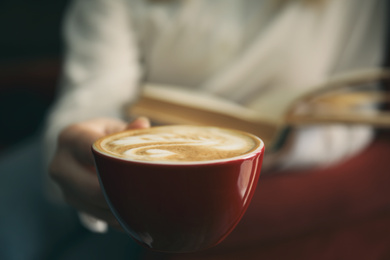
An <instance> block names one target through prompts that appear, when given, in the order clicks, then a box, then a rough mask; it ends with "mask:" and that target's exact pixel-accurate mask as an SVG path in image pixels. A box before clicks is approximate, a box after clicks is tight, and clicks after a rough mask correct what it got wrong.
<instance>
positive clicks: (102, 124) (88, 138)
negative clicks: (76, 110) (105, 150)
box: [59, 118, 127, 166]
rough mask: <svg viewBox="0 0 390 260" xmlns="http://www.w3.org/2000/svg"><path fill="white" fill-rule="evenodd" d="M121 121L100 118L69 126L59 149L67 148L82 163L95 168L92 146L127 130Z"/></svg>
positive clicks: (60, 139)
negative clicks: (100, 139)
mask: <svg viewBox="0 0 390 260" xmlns="http://www.w3.org/2000/svg"><path fill="white" fill-rule="evenodd" d="M126 126H127V124H126V123H125V122H124V121H122V120H119V119H113V118H98V119H93V120H90V121H86V122H83V123H77V124H73V125H70V126H68V127H67V128H66V129H64V130H63V131H62V133H61V134H60V136H59V147H67V148H68V149H70V150H71V151H72V153H74V155H75V157H76V158H77V159H78V160H80V162H81V163H83V164H86V165H89V166H93V165H94V160H93V156H92V153H91V146H92V144H93V143H94V142H95V141H96V140H97V139H99V138H101V137H103V136H105V135H107V134H111V133H114V132H118V131H122V130H125V129H126Z"/></svg>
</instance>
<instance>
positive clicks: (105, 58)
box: [45, 0, 386, 167]
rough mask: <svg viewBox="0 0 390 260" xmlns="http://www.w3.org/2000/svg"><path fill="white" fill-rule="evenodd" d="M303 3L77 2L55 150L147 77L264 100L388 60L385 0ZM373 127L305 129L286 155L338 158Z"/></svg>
mask: <svg viewBox="0 0 390 260" xmlns="http://www.w3.org/2000/svg"><path fill="white" fill-rule="evenodd" d="M303 2H305V1H294V0H291V1H286V3H284V4H280V1H275V0H185V1H184V0H176V1H168V2H165V1H162V2H161V3H160V2H156V3H151V2H148V1H145V0H94V1H91V0H76V1H74V2H73V3H72V4H71V5H70V7H69V10H68V12H67V14H66V16H65V23H64V33H65V40H66V45H65V47H66V55H65V60H64V70H63V79H62V84H61V92H60V96H59V99H58V100H57V102H56V104H55V106H54V107H53V109H52V110H51V113H50V115H49V117H48V120H47V129H46V134H45V136H46V138H45V139H46V141H45V143H46V147H47V155H48V159H50V156H51V154H53V153H54V149H55V143H56V141H55V140H56V138H57V136H58V133H59V132H60V131H61V129H62V128H64V127H65V126H67V125H69V124H70V123H73V122H77V121H82V120H86V119H90V118H93V117H101V116H114V117H121V116H122V115H121V111H122V107H123V106H124V105H125V104H128V102H131V101H134V100H135V99H136V97H137V93H138V91H139V85H140V82H141V81H149V82H154V83H164V84H173V85H179V86H182V87H183V88H191V89H196V90H199V91H204V92H207V93H212V94H214V95H218V96H222V97H225V98H227V99H230V100H232V101H235V102H238V103H241V104H244V105H255V104H253V102H255V100H256V97H258V96H260V95H263V94H264V93H266V92H269V91H274V90H288V91H291V90H294V89H298V88H308V89H309V88H310V87H312V86H313V85H315V84H317V83H321V82H322V81H324V80H325V79H326V78H328V77H330V76H333V75H335V74H337V73H342V72H345V71H348V70H353V69H359V68H367V67H379V66H380V65H381V62H382V56H383V49H384V35H385V33H384V32H385V18H386V17H385V10H386V7H385V5H386V1H385V0H369V1H368V0H343V1H340V0H327V1H323V2H324V3H323V4H319V5H315V4H314V5H311V4H303ZM319 2H321V1H319ZM371 136H372V131H371V130H370V128H368V127H363V126H354V127H347V126H342V125H332V126H326V127H305V128H301V129H299V131H298V134H297V136H296V140H295V142H294V144H293V146H292V150H291V152H290V154H289V155H288V156H286V157H285V158H284V159H283V161H282V162H281V163H282V164H284V165H285V166H286V167H297V166H312V165H322V164H328V163H334V162H336V161H338V160H340V159H342V158H345V157H346V156H350V155H352V154H354V153H356V152H358V151H360V150H361V149H362V148H363V147H365V146H366V145H367V144H368V143H369V142H370V140H371ZM307 143H310V146H308V145H307Z"/></svg>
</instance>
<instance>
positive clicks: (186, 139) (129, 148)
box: [95, 126, 262, 162]
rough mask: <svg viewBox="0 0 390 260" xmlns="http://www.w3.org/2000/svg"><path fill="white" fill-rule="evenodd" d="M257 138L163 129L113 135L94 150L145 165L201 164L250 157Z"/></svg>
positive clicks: (217, 131) (193, 128) (195, 129)
mask: <svg viewBox="0 0 390 260" xmlns="http://www.w3.org/2000/svg"><path fill="white" fill-rule="evenodd" d="M261 145H262V144H261V141H260V139H258V138H257V137H255V136H252V135H250V134H247V133H243V132H240V131H235V130H228V129H223V128H217V127H203V126H163V127H153V128H148V129H138V130H129V131H126V132H122V133H118V134H114V135H110V136H108V137H105V138H102V139H100V140H99V141H98V142H96V143H95V148H97V149H98V150H100V151H102V152H104V153H107V154H109V155H111V156H114V157H119V158H124V159H129V160H134V161H146V162H202V161H214V160H223V159H228V158H233V157H238V156H242V155H245V154H248V153H250V152H252V151H254V150H256V149H257V148H259V147H260V146H261Z"/></svg>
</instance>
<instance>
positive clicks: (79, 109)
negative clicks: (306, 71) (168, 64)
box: [44, 0, 141, 186]
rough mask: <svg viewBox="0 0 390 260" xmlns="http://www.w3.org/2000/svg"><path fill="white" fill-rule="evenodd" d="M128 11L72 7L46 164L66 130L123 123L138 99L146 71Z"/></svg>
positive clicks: (98, 1) (109, 4) (120, 4)
mask: <svg viewBox="0 0 390 260" xmlns="http://www.w3.org/2000/svg"><path fill="white" fill-rule="evenodd" d="M126 5H128V3H126V2H125V1H122V0H116V1H112V0H94V1H91V0H75V1H73V2H72V3H71V5H70V6H69V9H68V12H67V13H66V15H65V21H64V37H65V57H64V63H63V64H64V65H63V74H62V78H61V82H60V93H59V97H58V99H57V101H56V103H55V105H54V106H53V108H52V110H51V111H50V113H49V115H48V118H47V122H46V129H45V133H44V145H45V157H46V158H45V161H46V164H48V162H50V160H51V158H52V156H53V154H54V152H55V149H56V142H57V137H58V134H59V132H60V131H61V130H62V129H63V128H64V127H66V126H68V125H69V124H72V123H74V122H79V121H83V120H87V119H91V118H94V117H103V116H107V117H121V116H122V110H123V106H124V105H125V104H128V103H129V102H131V101H132V100H134V99H135V98H136V96H137V89H138V85H139V80H140V77H141V65H140V62H139V58H138V55H139V54H138V48H137V46H136V45H137V44H136V39H135V33H134V32H133V30H132V24H131V17H130V14H129V12H130V10H129V8H128V6H126ZM49 186H53V184H50V185H49Z"/></svg>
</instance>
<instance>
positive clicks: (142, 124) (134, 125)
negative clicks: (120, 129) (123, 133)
mask: <svg viewBox="0 0 390 260" xmlns="http://www.w3.org/2000/svg"><path fill="white" fill-rule="evenodd" d="M149 127H150V121H149V119H148V118H146V117H139V118H137V119H135V120H134V121H133V122H131V123H130V124H128V125H127V127H126V129H138V128H149Z"/></svg>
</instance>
